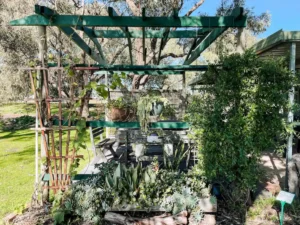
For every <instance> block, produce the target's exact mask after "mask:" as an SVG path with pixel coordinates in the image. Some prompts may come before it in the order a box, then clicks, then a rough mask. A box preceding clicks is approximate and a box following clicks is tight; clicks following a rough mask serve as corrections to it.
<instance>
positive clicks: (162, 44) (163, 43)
mask: <svg viewBox="0 0 300 225" xmlns="http://www.w3.org/2000/svg"><path fill="white" fill-rule="evenodd" d="M169 33H170V28H165V29H163V38H162V39H161V41H160V45H159V51H158V58H157V63H158V64H159V62H160V57H161V52H162V50H163V49H164V47H165V46H166V44H167V41H168V36H169Z"/></svg>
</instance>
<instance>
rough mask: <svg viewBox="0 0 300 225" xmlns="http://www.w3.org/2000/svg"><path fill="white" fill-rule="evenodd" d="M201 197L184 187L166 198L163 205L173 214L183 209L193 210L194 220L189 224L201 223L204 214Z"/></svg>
mask: <svg viewBox="0 0 300 225" xmlns="http://www.w3.org/2000/svg"><path fill="white" fill-rule="evenodd" d="M199 202H200V198H199V197H198V196H197V195H196V193H193V192H192V191H191V189H190V188H186V187H184V188H182V190H181V191H180V192H179V191H176V192H175V193H174V194H172V195H171V196H169V197H167V198H165V199H164V201H163V202H162V206H163V207H164V208H166V209H167V211H169V212H172V214H178V213H180V212H182V211H185V210H187V211H189V212H191V217H192V221H190V223H189V224H192V225H193V224H195V225H196V224H199V222H200V221H201V219H202V217H203V214H202V211H201V209H200V207H199Z"/></svg>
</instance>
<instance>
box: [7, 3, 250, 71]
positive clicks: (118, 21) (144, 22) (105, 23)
mask: <svg viewBox="0 0 300 225" xmlns="http://www.w3.org/2000/svg"><path fill="white" fill-rule="evenodd" d="M107 10H108V16H90V15H60V14H58V13H56V12H55V11H54V10H52V9H50V8H48V7H45V6H40V5H36V6H35V14H33V15H30V16H27V17H25V18H22V19H18V20H13V21H11V22H10V25H12V26H55V27H58V28H59V29H60V30H61V31H62V32H63V33H64V34H66V35H67V36H68V37H70V38H71V39H72V41H74V42H75V43H76V44H77V45H78V47H80V48H81V49H82V50H83V51H84V52H85V53H86V54H87V55H89V56H90V57H91V58H92V59H93V60H94V61H95V62H96V63H97V65H101V66H104V65H107V62H106V59H105V55H104V53H103V51H102V47H101V44H100V42H99V41H98V38H111V39H115V38H126V39H127V40H128V49H129V55H130V61H131V65H133V64H134V63H133V58H132V57H133V56H132V38H141V39H143V54H144V58H145V56H146V52H147V49H146V47H145V39H146V38H159V39H161V44H160V49H159V58H160V56H161V51H162V49H163V47H164V46H165V44H166V41H167V40H168V39H169V38H192V39H194V40H193V44H192V47H191V49H190V51H189V52H188V54H187V56H186V59H185V61H184V63H183V64H184V65H190V64H192V63H193V62H194V61H195V60H196V59H197V58H198V57H199V56H200V55H201V53H202V52H203V51H204V50H205V49H207V48H208V47H209V46H210V44H211V43H213V42H214V41H215V40H216V39H217V38H218V37H219V36H220V35H221V34H222V33H223V32H224V31H226V30H227V29H228V28H231V27H245V26H246V24H247V21H246V16H245V15H244V14H243V12H244V10H243V8H240V7H238V8H235V9H233V10H232V12H231V14H230V15H228V16H189V17H187V16H183V17H180V16H178V10H176V9H174V13H173V15H172V16H169V17H148V16H146V10H145V9H142V16H140V17H137V16H118V15H117V13H116V12H115V10H114V9H113V8H110V7H109V8H108V9H107ZM99 27H100V28H101V27H102V28H104V27H105V28H108V27H114V28H115V27H119V29H114V30H105V29H102V30H101V29H98V28H99ZM132 27H141V28H142V30H141V31H137V30H132V31H131V30H130V28H132ZM146 28H147V29H146ZM158 28H159V30H158ZM171 28H172V29H171ZM182 28H189V30H182ZM77 30H78V31H82V32H83V33H84V35H85V36H86V37H88V38H89V39H90V40H91V41H92V42H93V43H94V45H95V47H96V49H97V51H95V50H94V49H93V48H91V47H90V46H89V45H88V44H87V43H86V42H85V41H84V40H83V39H82V38H81V37H80V36H79V35H78V33H77ZM152 67H153V66H152ZM176 67H178V66H172V65H167V66H164V69H163V70H168V71H172V70H173V69H175V68H176ZM106 69H107V70H109V71H114V70H118V69H119V66H114V65H109V67H108V68H106ZM181 69H182V71H185V70H193V67H188V66H187V67H182V68H181ZM145 70H147V68H146V67H145ZM153 70H154V71H155V68H154V69H153ZM157 70H161V69H160V68H159V66H158V67H157ZM194 70H196V71H197V70H198V68H194ZM132 71H135V68H132ZM141 71H143V70H142V69H141ZM149 73H150V74H151V72H149Z"/></svg>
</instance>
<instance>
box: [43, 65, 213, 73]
mask: <svg viewBox="0 0 300 225" xmlns="http://www.w3.org/2000/svg"><path fill="white" fill-rule="evenodd" d="M48 66H49V67H57V63H48ZM63 66H64V67H66V66H70V65H69V64H63ZM72 66H74V67H75V68H76V69H84V68H85V69H92V70H103V71H165V70H173V71H206V70H207V68H208V66H207V65H98V64H93V65H88V64H76V65H72Z"/></svg>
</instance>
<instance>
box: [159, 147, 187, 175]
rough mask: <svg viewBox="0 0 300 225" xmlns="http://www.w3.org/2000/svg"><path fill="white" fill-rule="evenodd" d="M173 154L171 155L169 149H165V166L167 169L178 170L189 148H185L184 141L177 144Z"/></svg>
mask: <svg viewBox="0 0 300 225" xmlns="http://www.w3.org/2000/svg"><path fill="white" fill-rule="evenodd" d="M174 147H175V150H174V153H173V155H172V156H171V157H170V155H169V154H168V151H167V150H166V149H164V167H165V169H167V170H171V171H178V169H179V166H180V163H181V162H182V160H183V159H184V157H185V156H186V154H187V153H188V149H185V144H184V143H179V144H177V145H176V146H174Z"/></svg>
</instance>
